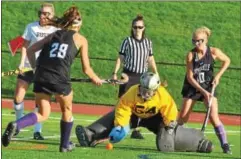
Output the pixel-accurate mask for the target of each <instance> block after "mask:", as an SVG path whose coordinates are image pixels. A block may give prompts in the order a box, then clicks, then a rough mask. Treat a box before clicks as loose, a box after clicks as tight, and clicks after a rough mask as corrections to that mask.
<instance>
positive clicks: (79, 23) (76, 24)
mask: <svg viewBox="0 0 241 159" xmlns="http://www.w3.org/2000/svg"><path fill="white" fill-rule="evenodd" d="M80 25H81V20H77V19H75V20H74V22H73V24H72V26H74V27H78V26H80Z"/></svg>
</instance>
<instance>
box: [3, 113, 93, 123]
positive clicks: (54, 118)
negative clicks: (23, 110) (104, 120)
mask: <svg viewBox="0 0 241 159" xmlns="http://www.w3.org/2000/svg"><path fill="white" fill-rule="evenodd" d="M2 116H6V117H12V116H15V115H14V114H2ZM49 119H53V120H60V119H61V118H58V117H49ZM74 120H75V121H85V122H94V121H96V120H97V119H96V120H94V119H76V118H74Z"/></svg>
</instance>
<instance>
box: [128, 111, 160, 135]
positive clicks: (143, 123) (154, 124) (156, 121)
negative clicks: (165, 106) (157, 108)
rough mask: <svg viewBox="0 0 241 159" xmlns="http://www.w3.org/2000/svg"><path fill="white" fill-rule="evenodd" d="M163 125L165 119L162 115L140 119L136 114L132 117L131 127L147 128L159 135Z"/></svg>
mask: <svg viewBox="0 0 241 159" xmlns="http://www.w3.org/2000/svg"><path fill="white" fill-rule="evenodd" d="M161 125H163V118H162V116H161V115H160V114H157V115H155V116H153V117H150V118H144V119H139V117H137V116H136V115H135V114H132V115H131V119H130V126H131V128H136V127H145V128H147V129H148V130H149V131H151V132H153V133H154V134H157V132H158V130H159V129H160V126H161Z"/></svg>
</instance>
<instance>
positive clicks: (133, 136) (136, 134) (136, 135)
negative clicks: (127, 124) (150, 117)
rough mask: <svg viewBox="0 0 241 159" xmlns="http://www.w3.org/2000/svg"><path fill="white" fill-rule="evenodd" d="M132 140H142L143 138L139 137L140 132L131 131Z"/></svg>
mask: <svg viewBox="0 0 241 159" xmlns="http://www.w3.org/2000/svg"><path fill="white" fill-rule="evenodd" d="M131 138H132V139H144V137H143V136H142V135H141V133H140V130H133V131H132V133H131Z"/></svg>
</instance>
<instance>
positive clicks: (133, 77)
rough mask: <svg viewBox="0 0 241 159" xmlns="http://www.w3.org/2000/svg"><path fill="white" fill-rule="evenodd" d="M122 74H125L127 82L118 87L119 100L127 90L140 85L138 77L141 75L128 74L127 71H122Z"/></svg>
mask: <svg viewBox="0 0 241 159" xmlns="http://www.w3.org/2000/svg"><path fill="white" fill-rule="evenodd" d="M123 73H125V74H127V76H128V77H129V81H128V82H127V83H126V84H122V85H120V87H119V94H118V97H119V98H120V97H121V96H122V95H123V94H125V92H127V91H128V89H129V88H130V87H131V86H133V85H136V84H139V83H140V77H141V75H142V73H133V72H129V71H125V70H124V71H123Z"/></svg>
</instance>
